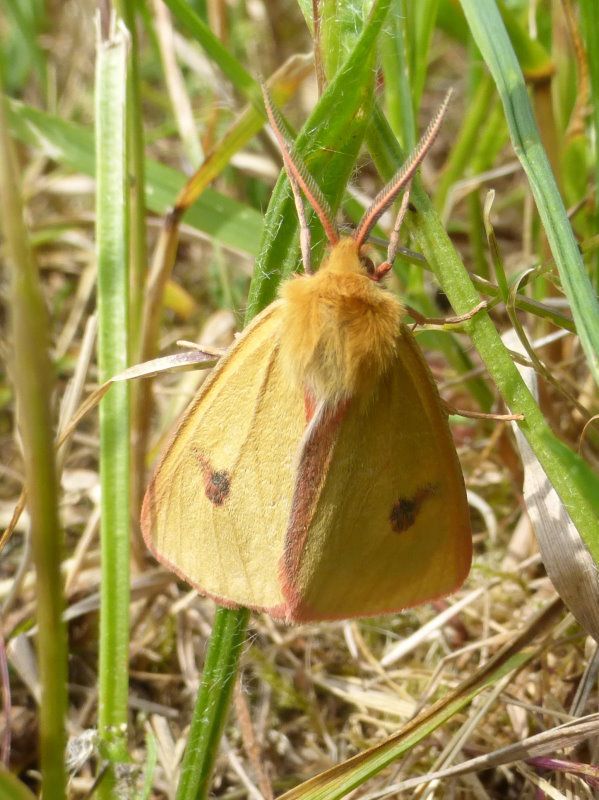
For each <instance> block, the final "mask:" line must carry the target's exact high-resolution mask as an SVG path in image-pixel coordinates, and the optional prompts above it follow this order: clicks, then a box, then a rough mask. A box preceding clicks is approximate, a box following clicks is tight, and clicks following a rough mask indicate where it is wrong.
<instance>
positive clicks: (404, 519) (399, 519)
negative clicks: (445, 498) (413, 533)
mask: <svg viewBox="0 0 599 800" xmlns="http://www.w3.org/2000/svg"><path fill="white" fill-rule="evenodd" d="M436 490H437V487H436V486H434V485H433V484H426V485H425V486H422V487H421V488H420V489H418V490H417V491H416V492H415V494H413V495H412V496H411V497H400V498H399V500H398V501H397V502H396V503H395V504H394V505H393V508H392V509H391V514H390V515H389V522H390V523H391V527H392V529H393V530H394V531H395V533H403V532H404V531H407V530H409V529H410V528H411V527H412V525H413V524H414V523H415V522H416V517H417V516H418V513H419V512H420V509H421V507H422V504H423V503H424V501H425V500H426V499H427V498H429V497H431V495H433V494H435V492H436Z"/></svg>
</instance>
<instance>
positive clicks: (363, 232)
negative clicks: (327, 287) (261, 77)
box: [262, 84, 452, 281]
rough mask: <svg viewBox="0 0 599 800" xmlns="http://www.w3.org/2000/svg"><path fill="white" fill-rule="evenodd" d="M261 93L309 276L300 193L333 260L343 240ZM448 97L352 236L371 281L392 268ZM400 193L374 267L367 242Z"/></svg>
mask: <svg viewBox="0 0 599 800" xmlns="http://www.w3.org/2000/svg"><path fill="white" fill-rule="evenodd" d="M262 93H263V96H264V105H265V108H266V113H267V115H268V119H269V121H270V124H271V127H272V129H273V131H274V134H275V137H276V139H277V142H278V144H279V147H280V149H281V153H282V156H283V162H284V164H285V169H286V171H287V175H288V177H289V182H290V184H291V188H292V190H293V194H294V198H295V204H296V208H297V211H298V215H299V219H300V228H301V232H300V242H301V244H302V256H303V259H304V267H305V270H306V272H311V269H310V242H309V230H308V225H307V222H306V218H305V213H304V209H303V203H302V198H301V193H300V190H301V192H303V194H304V195H305V197H306V199H307V200H308V202H309V203H310V205H311V206H312V208H313V209H314V212H315V213H316V215H317V216H318V218H319V219H320V221H321V223H322V226H323V228H324V232H325V234H326V236H327V239H328V240H329V244H330V245H331V248H332V251H331V256H333V253H334V250H335V248H336V247H338V246H340V244H341V243H343V241H344V240H342V239H340V236H339V230H338V228H337V224H336V222H335V217H334V214H333V211H332V209H331V207H330V205H329V203H328V201H327V199H326V197H325V196H324V193H323V192H322V190H321V189H320V188H319V186H318V184H317V183H316V181H315V180H314V178H313V177H312V175H311V174H310V172H309V171H308V168H307V167H306V165H305V163H304V161H303V160H302V158H301V157H300V155H299V154H298V153H297V152H295V151H294V150H293V147H292V146H290V145H289V144H288V142H287V139H286V136H285V129H286V125H285V121H284V120H283V117H282V115H281V113H280V112H279V110H278V109H277V107H276V106H275V105H274V103H273V102H272V98H271V97H270V94H269V92H268V89H267V88H266V86H265V85H264V84H263V85H262ZM451 94H452V92H451V89H450V90H449V92H448V93H447V94H446V96H445V99H444V101H443V103H442V104H441V106H440V108H439V110H438V111H437V113H436V114H435V116H434V117H433V119H432V120H431V122H430V123H429V126H428V128H427V129H426V131H425V133H424V135H423V136H422V138H421V139H420V141H419V142H418V144H417V145H416V147H415V148H414V150H413V151H412V153H411V154H410V155H409V157H408V159H407V160H406V161H405V163H404V164H403V165H402V166H401V168H400V169H399V170H398V171H397V172H396V173H395V175H394V176H393V178H392V179H391V180H390V181H389V183H387V184H386V185H385V186H384V187H383V188H382V189H381V191H380V192H379V193H378V194H377V196H376V197H375V198H374V200H373V201H372V203H371V204H370V206H369V207H368V208H367V209H366V211H365V212H364V216H363V217H362V219H361V221H360V224H359V225H358V227H357V228H356V230H355V231H354V233H353V235H352V238H353V240H354V242H355V245H356V251H357V254H358V258H359V261H360V264H361V265H362V267H363V269H364V271H365V274H366V275H368V277H370V278H371V279H372V280H374V281H379V280H380V279H381V278H382V277H383V276H384V275H386V274H387V272H389V270H390V269H391V267H392V266H393V261H394V259H395V255H396V252H397V247H398V243H399V228H400V226H401V222H402V220H403V217H404V216H405V213H406V211H407V199H408V195H409V189H410V185H411V182H412V178H413V177H414V174H415V172H416V170H417V169H418V167H419V166H420V164H421V162H422V160H423V159H424V157H425V156H426V154H427V153H428V151H429V150H430V148H431V146H432V144H433V142H434V140H435V138H436V136H437V134H438V132H439V130H440V128H441V123H442V121H443V117H444V116H445V112H446V110H447V106H448V103H449V99H450V97H451ZM401 192H404V201H403V202H402V206H401V208H400V211H399V213H398V215H397V219H396V222H395V225H394V227H393V233H392V235H391V239H390V242H389V247H388V250H387V258H386V260H385V261H383V262H382V263H381V264H379V265H378V266H375V262H374V261H373V259H372V255H371V253H370V252H369V251H368V250H367V245H366V242H367V240H368V237H369V235H370V233H371V231H372V229H373V228H374V226H375V225H376V223H377V222H378V220H379V219H380V218H381V216H382V215H383V214H384V213H385V211H386V210H387V209H388V208H389V207H390V206H391V204H392V203H393V202H394V201H395V199H396V198H397V197H398V196H399V194H400V193H401Z"/></svg>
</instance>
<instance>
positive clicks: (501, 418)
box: [441, 400, 524, 422]
mask: <svg viewBox="0 0 599 800" xmlns="http://www.w3.org/2000/svg"><path fill="white" fill-rule="evenodd" d="M441 402H442V403H443V406H444V407H445V410H446V411H447V414H448V416H449V415H450V414H457V415H458V416H460V417H468V418H469V419H492V420H495V421H496V422H517V421H518V420H522V419H524V414H487V413H486V412H484V411H464V410H462V409H459V408H455V406H452V405H451V404H450V403H448V402H447V401H446V400H441Z"/></svg>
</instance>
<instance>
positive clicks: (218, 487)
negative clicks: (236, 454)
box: [195, 451, 231, 506]
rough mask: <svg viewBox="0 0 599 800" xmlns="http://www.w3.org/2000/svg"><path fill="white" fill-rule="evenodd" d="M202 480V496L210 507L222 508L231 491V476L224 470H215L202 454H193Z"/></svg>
mask: <svg viewBox="0 0 599 800" xmlns="http://www.w3.org/2000/svg"><path fill="white" fill-rule="evenodd" d="M195 455H196V458H197V460H198V463H199V465H200V467H201V470H202V477H203V479H204V494H205V495H206V497H207V498H208V500H210V502H211V503H212V505H215V506H222V504H223V503H224V502H225V500H226V499H227V497H228V496H229V491H230V489H231V476H230V474H229V473H228V472H227V470H226V469H219V470H215V469H214V468H213V466H212V465H211V463H210V461H209V460H208V459H207V458H206V456H204V455H202V453H198V452H197V451H196V453H195Z"/></svg>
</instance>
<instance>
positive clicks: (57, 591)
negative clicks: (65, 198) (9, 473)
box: [0, 72, 67, 800]
mask: <svg viewBox="0 0 599 800" xmlns="http://www.w3.org/2000/svg"><path fill="white" fill-rule="evenodd" d="M2 89H3V85H2V73H1V72H0V225H1V228H2V233H3V239H4V251H5V259H6V265H7V271H8V274H9V276H10V298H9V301H8V304H7V307H8V308H10V313H11V322H12V348H13V353H12V360H13V369H12V374H13V375H14V378H15V388H16V396H17V401H18V409H19V430H20V434H21V438H22V442H23V458H24V462H25V482H26V486H27V491H28V499H27V504H28V507H29V514H30V518H31V549H32V554H33V562H34V564H35V572H36V579H37V580H36V586H35V599H36V616H37V623H38V633H37V653H38V661H39V674H40V685H41V703H40V707H39V734H38V735H39V740H40V758H41V772H42V777H41V789H42V793H43V795H44V797H52V798H56V800H61V798H64V797H65V796H66V774H65V765H64V750H65V743H66V732H65V720H66V710H67V691H66V684H67V642H66V633H65V627H64V622H63V620H62V612H63V607H64V597H63V580H62V576H61V573H60V567H61V561H62V555H63V553H62V548H63V535H62V530H61V526H60V522H59V518H58V480H57V476H56V463H55V449H54V435H53V430H54V423H55V420H54V419H53V416H52V409H51V402H52V397H53V391H54V368H53V365H52V364H51V362H50V358H49V355H48V345H49V341H50V338H49V325H48V316H47V312H46V305H45V300H44V295H43V292H42V288H41V285H40V281H39V275H38V269H37V264H36V263H35V260H34V258H33V253H32V250H31V247H30V244H29V238H28V234H27V229H26V227H25V221H24V216H23V213H24V209H23V199H22V196H21V188H20V187H21V181H20V173H19V167H18V165H17V160H16V155H15V151H14V148H13V142H12V140H11V139H10V137H9V130H8V125H7V108H6V102H5V97H4V95H3V94H2ZM4 710H5V712H6V709H4Z"/></svg>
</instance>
